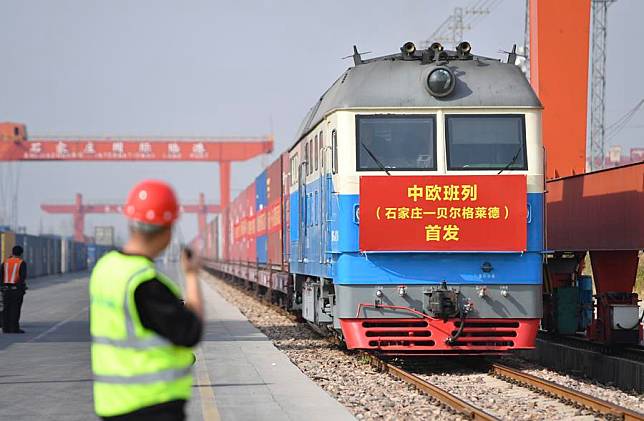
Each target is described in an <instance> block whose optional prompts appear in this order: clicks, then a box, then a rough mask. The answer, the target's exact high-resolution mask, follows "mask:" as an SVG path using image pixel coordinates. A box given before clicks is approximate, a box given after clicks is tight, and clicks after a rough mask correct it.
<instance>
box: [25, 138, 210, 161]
mask: <svg viewBox="0 0 644 421" xmlns="http://www.w3.org/2000/svg"><path fill="white" fill-rule="evenodd" d="M27 145H28V146H27V148H25V150H24V152H23V153H22V159H24V160H34V161H37V160H51V159H57V160H66V159H70V160H76V159H85V160H90V161H100V160H109V161H114V160H123V161H127V160H140V159H149V160H168V159H170V160H204V161H208V160H212V159H213V158H216V157H217V155H218V153H219V149H220V148H219V145H217V144H213V143H204V142H200V141H196V142H190V141H181V142H179V141H177V142H175V141H155V142H147V141H127V140H126V141H120V140H114V141H104V140H69V141H68V140H59V141H38V142H28V143H27Z"/></svg>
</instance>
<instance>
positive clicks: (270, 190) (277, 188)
mask: <svg viewBox="0 0 644 421" xmlns="http://www.w3.org/2000/svg"><path fill="white" fill-rule="evenodd" d="M283 157H284V154H283V155H282V156H280V157H279V158H278V159H277V160H275V162H273V163H272V164H271V165H270V166H269V167H268V168H267V169H266V195H267V202H268V203H267V205H268V209H267V215H268V218H267V221H268V222H267V227H266V230H267V237H268V239H267V258H268V261H267V263H268V264H270V265H271V266H276V267H281V266H282V219H283V217H282V215H283V207H282V166H283Z"/></svg>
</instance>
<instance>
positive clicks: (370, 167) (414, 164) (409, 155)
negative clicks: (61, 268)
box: [356, 114, 436, 171]
mask: <svg viewBox="0 0 644 421" xmlns="http://www.w3.org/2000/svg"><path fill="white" fill-rule="evenodd" d="M356 139H357V140H358V141H357V145H356V157H357V170H358V171H379V170H385V171H395V170H435V169H436V153H435V151H436V118H435V117H434V116H433V115H393V114H391V115H360V116H356Z"/></svg>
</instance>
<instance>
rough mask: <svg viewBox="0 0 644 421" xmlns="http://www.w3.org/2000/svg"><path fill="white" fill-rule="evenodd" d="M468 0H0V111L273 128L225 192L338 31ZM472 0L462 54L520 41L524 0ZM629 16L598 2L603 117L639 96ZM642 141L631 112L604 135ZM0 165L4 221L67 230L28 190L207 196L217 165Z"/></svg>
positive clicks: (128, 128) (108, 121)
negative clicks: (604, 48) (604, 64)
mask: <svg viewBox="0 0 644 421" xmlns="http://www.w3.org/2000/svg"><path fill="white" fill-rule="evenodd" d="M472 2H473V1H472V0H422V1H421V0H398V1H388V2H385V1H374V0H351V1H347V0H327V1H325V2H324V3H320V2H309V1H296V0H280V1H277V0H275V1H268V0H265V1H260V0H237V1H215V0H182V1H179V0H137V1H131V0H110V1H105V0H0V63H2V65H0V121H16V122H22V123H25V124H26V125H27V128H28V131H29V134H30V135H32V136H38V135H66V136H73V135H84V136H126V135H127V136H216V137H225V136H262V135H266V134H269V133H273V134H274V136H275V153H274V154H273V155H272V156H271V157H264V158H256V159H254V160H251V161H247V162H244V163H233V165H232V167H233V170H232V192H233V195H235V194H236V193H238V192H239V191H241V190H242V189H243V188H244V187H245V186H246V185H247V184H249V183H250V182H251V181H252V180H253V178H254V176H255V175H256V174H258V173H259V172H260V170H261V168H262V167H263V166H265V165H267V164H268V163H270V162H271V161H272V160H273V159H275V157H276V156H277V154H278V153H279V152H282V151H283V150H285V149H286V148H287V147H288V146H289V145H290V144H291V143H292V142H293V141H294V140H295V139H294V136H295V132H296V130H297V128H298V126H299V124H300V120H301V119H302V118H303V117H304V115H305V114H306V112H307V111H308V109H309V108H310V107H311V106H312V105H313V103H314V102H315V100H316V99H317V98H319V96H320V95H321V94H322V93H323V92H324V90H326V88H327V87H328V86H329V85H330V84H331V83H332V82H333V81H334V80H335V79H336V78H337V77H338V76H339V75H340V74H341V73H342V72H343V71H344V70H345V69H346V68H347V67H349V66H350V65H352V62H351V60H344V59H342V57H345V56H347V55H350V54H351V47H352V45H353V44H357V45H358V47H359V49H360V51H371V52H372V54H373V55H372V56H376V55H383V54H389V53H393V52H397V51H399V47H400V46H401V45H402V44H403V43H404V42H405V41H408V40H411V41H420V40H424V39H426V38H427V37H428V36H429V35H430V34H432V33H433V32H434V30H435V28H436V27H438V26H439V25H440V24H441V23H442V22H443V21H444V20H445V19H446V18H447V16H448V15H449V14H450V13H451V12H452V10H453V8H454V7H456V6H468V5H469V4H471V3H472ZM474 3H489V4H490V5H494V4H496V6H495V7H494V8H493V9H492V10H491V11H490V13H489V14H488V15H487V16H485V17H484V18H483V19H481V20H479V21H478V22H477V23H476V25H474V26H473V27H472V28H471V29H470V30H468V31H467V32H466V33H465V37H464V38H465V39H467V40H468V41H470V43H471V44H472V47H473V53H475V54H481V55H486V56H490V57H497V58H502V57H504V56H505V55H504V54H503V53H501V50H506V51H507V50H509V49H511V47H512V44H517V45H522V44H523V37H524V5H525V2H524V1H523V0H502V1H501V0H477V1H474ZM321 5H323V7H322V6H321ZM643 15H644V2H642V1H641V0H619V1H618V2H617V3H615V4H614V5H612V6H611V7H610V9H609V18H608V19H609V35H608V49H609V52H608V69H607V74H608V80H607V103H606V122H607V124H610V123H611V122H612V121H615V120H617V119H618V118H619V117H620V116H621V115H623V114H625V113H626V112H627V111H628V110H629V109H631V108H632V107H633V106H634V105H635V104H636V103H637V102H638V101H639V100H640V99H642V98H644V83H643V82H642V78H641V69H642V61H643V60H642V58H641V54H640V52H639V50H636V51H634V52H631V51H629V50H627V49H628V48H632V46H633V45H635V44H636V42H635V40H641V39H644V27H643V26H642V25H641V22H640V20H641V18H640V17H641V16H643ZM634 43H635V44H634ZM562 48H564V49H565V46H562ZM367 57H369V56H367ZM643 139H644V110H643V111H642V112H640V113H639V114H638V115H636V116H635V118H633V120H631V122H630V124H629V126H628V127H626V128H625V129H624V130H623V131H622V132H621V133H620V134H619V135H617V136H616V137H615V139H614V140H613V141H612V143H613V144H621V145H623V146H624V147H625V148H630V147H635V146H644V140H643ZM0 166H3V170H2V172H0V176H4V177H8V175H10V176H12V177H14V178H19V181H18V183H19V192H20V193H19V198H18V213H19V216H18V223H19V225H24V226H26V227H27V229H28V231H29V232H31V233H39V232H40V231H44V232H55V233H59V234H68V235H69V234H71V226H72V223H71V217H70V216H54V215H46V214H44V213H42V212H41V211H40V204H41V203H44V202H50V203H51V202H56V203H57V202H62V203H68V202H69V203H70V202H72V201H73V197H74V194H75V193H76V192H80V193H82V194H83V196H84V199H85V201H86V202H103V203H104V202H107V201H111V202H122V201H124V199H125V196H126V194H127V191H128V190H129V188H130V187H131V186H132V185H133V184H134V183H136V182H137V181H138V180H141V179H144V178H161V179H164V180H167V181H169V182H170V183H171V184H172V185H173V186H174V187H175V188H176V190H177V192H178V194H179V198H180V200H181V201H183V202H195V201H196V200H197V196H198V194H199V192H204V193H205V194H206V198H207V200H208V201H209V202H212V203H217V202H218V200H219V187H218V167H217V164H216V163H186V162H184V163H80V162H78V163H74V162H68V163H20V164H3V163H0ZM7 174H8V175H7ZM6 180H7V179H6V178H5V181H6ZM94 225H115V226H117V228H118V230H119V231H120V232H121V235H123V233H124V230H125V223H124V221H123V218H122V217H120V216H117V215H112V216H110V215H93V216H92V215H90V216H88V217H87V218H86V228H87V231H88V232H87V233H89V232H91V229H92V227H93V226H94ZM177 231H178V235H179V236H180V237H182V239H181V240H182V241H184V240H185V241H187V240H189V239H190V238H192V237H193V236H194V235H195V233H196V217H195V216H194V215H184V216H183V217H182V221H181V224H180V228H179V229H178V230H177Z"/></svg>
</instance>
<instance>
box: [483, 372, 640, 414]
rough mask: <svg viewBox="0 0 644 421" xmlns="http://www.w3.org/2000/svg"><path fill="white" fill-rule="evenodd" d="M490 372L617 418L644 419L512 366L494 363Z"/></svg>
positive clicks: (619, 407) (629, 411) (628, 410)
mask: <svg viewBox="0 0 644 421" xmlns="http://www.w3.org/2000/svg"><path fill="white" fill-rule="evenodd" d="M490 373H491V374H493V375H495V376H497V377H499V378H501V379H504V380H509V381H512V382H516V383H518V384H520V385H524V386H528V387H529V388H531V389H533V390H536V391H538V392H541V393H544V394H548V395H550V396H554V397H557V398H559V399H561V400H563V401H566V402H571V403H573V404H576V405H579V406H582V407H584V408H588V409H590V410H592V411H594V412H597V413H599V414H602V415H608V416H611V417H615V418H617V419H623V420H627V421H636V420H640V421H641V420H644V414H640V413H638V412H635V411H631V410H630V409H627V408H623V407H621V406H617V405H614V404H612V403H610V402H607V401H605V400H602V399H598V398H595V397H594V396H590V395H587V394H585V393H581V392H578V391H576V390H573V389H570V388H568V387H565V386H561V385H558V384H556V383H553V382H550V381H548V380H544V379H541V378H539V377H537V376H533V375H531V374H526V373H523V372H521V371H519V370H517V369H514V368H512V367H508V366H505V365H500V364H492V367H491V369H490Z"/></svg>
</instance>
